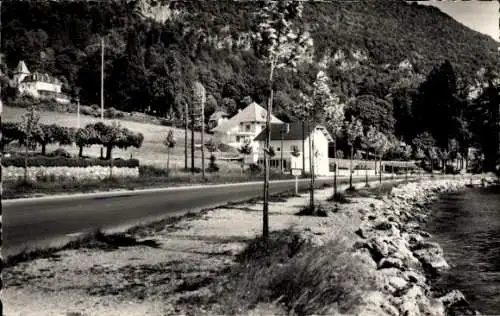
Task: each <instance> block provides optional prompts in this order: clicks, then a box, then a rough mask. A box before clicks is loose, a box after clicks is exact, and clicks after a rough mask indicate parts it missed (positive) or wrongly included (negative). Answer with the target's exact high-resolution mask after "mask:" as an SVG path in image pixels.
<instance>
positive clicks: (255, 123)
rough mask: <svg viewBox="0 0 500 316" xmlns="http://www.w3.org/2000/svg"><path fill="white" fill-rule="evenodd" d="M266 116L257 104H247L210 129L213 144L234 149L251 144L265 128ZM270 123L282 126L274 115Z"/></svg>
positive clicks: (265, 112)
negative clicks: (225, 145)
mask: <svg viewBox="0 0 500 316" xmlns="http://www.w3.org/2000/svg"><path fill="white" fill-rule="evenodd" d="M266 115H267V111H266V110H265V109H264V108H263V107H261V106H260V105H258V104H257V103H255V102H253V103H251V104H249V105H248V106H247V107H246V108H244V109H242V110H240V111H239V112H238V113H237V114H236V115H234V116H233V117H231V118H230V119H228V120H224V121H222V122H221V124H220V125H218V126H216V127H215V128H214V129H212V131H213V132H214V140H215V142H217V143H223V144H227V145H229V146H232V147H235V148H240V147H241V145H243V144H244V143H245V142H250V143H253V141H254V139H255V137H256V136H257V135H259V133H260V132H261V131H262V130H263V129H264V128H265V126H266ZM271 122H272V123H276V124H283V122H282V121H280V120H279V119H278V118H276V117H275V116H274V115H271ZM253 145H255V144H254V143H253ZM254 149H255V148H254Z"/></svg>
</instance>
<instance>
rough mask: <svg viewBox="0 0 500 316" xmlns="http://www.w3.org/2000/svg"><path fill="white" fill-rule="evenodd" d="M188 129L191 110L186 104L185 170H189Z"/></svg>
mask: <svg viewBox="0 0 500 316" xmlns="http://www.w3.org/2000/svg"><path fill="white" fill-rule="evenodd" d="M188 128H189V109H188V104H187V102H186V103H184V170H187V169H188Z"/></svg>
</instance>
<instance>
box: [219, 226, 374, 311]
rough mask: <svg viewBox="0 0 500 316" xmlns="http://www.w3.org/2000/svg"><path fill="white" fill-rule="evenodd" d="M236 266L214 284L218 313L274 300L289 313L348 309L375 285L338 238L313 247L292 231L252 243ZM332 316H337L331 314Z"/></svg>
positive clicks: (240, 256)
mask: <svg viewBox="0 0 500 316" xmlns="http://www.w3.org/2000/svg"><path fill="white" fill-rule="evenodd" d="M238 261H239V263H240V265H239V266H237V267H235V268H234V270H233V271H232V272H231V274H230V275H229V277H228V281H227V282H225V284H222V285H216V289H215V295H214V298H215V302H216V303H217V307H218V308H219V310H217V314H219V313H220V314H241V313H242V309H247V308H252V307H254V306H255V305H257V304H259V303H272V302H275V303H276V302H278V301H279V304H280V305H282V306H283V307H284V308H285V309H286V310H287V312H288V313H286V314H290V315H312V314H314V315H318V314H319V315H321V314H329V313H332V310H331V307H332V305H335V304H336V303H337V304H338V308H339V309H341V310H351V309H352V308H354V307H355V306H356V305H357V304H359V303H360V299H361V295H362V293H363V292H364V291H370V290H373V289H374V288H375V283H374V280H373V278H372V277H370V276H369V274H368V273H365V271H366V270H365V267H364V266H363V264H362V263H361V262H359V260H354V258H353V257H352V256H351V255H350V254H349V247H348V246H347V245H346V244H345V243H344V242H342V241H341V240H338V239H336V240H333V241H330V242H329V243H327V244H325V245H324V246H321V247H314V246H313V245H311V244H310V243H308V242H305V241H304V239H303V238H302V237H301V236H300V235H299V234H298V233H294V232H292V231H280V232H273V233H271V235H270V236H269V240H268V242H267V243H264V242H263V241H262V238H260V237H259V238H257V239H255V240H253V241H251V242H250V243H249V245H248V247H247V248H246V249H245V250H244V251H243V253H242V254H240V255H239V256H238ZM334 314H335V313H334Z"/></svg>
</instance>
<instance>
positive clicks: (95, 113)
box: [80, 105, 100, 117]
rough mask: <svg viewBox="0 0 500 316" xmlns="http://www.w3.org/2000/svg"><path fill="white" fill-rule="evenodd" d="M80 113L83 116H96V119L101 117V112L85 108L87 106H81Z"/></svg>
mask: <svg viewBox="0 0 500 316" xmlns="http://www.w3.org/2000/svg"><path fill="white" fill-rule="evenodd" d="M80 113H81V114H83V115H88V116H94V117H99V116H100V112H99V110H96V109H94V108H93V107H90V106H85V105H83V106H80Z"/></svg>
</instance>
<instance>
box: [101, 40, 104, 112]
mask: <svg viewBox="0 0 500 316" xmlns="http://www.w3.org/2000/svg"><path fill="white" fill-rule="evenodd" d="M101 121H104V38H101Z"/></svg>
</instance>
